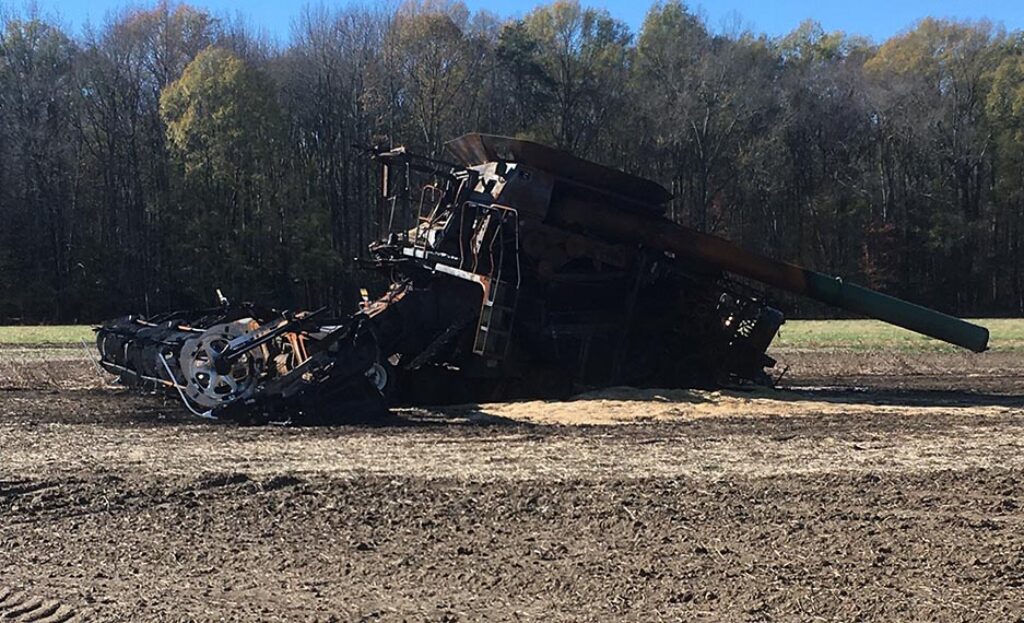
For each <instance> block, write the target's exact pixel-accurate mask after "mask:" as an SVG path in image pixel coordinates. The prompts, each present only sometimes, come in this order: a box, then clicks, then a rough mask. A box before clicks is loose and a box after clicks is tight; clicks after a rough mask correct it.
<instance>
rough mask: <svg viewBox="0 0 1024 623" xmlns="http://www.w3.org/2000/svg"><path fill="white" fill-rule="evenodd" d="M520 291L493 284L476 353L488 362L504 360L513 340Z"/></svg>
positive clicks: (486, 296) (482, 314)
mask: <svg viewBox="0 0 1024 623" xmlns="http://www.w3.org/2000/svg"><path fill="white" fill-rule="evenodd" d="M518 299H519V288H517V287H515V284H510V283H507V282H502V281H498V280H493V281H490V282H489V284H488V287H487V290H486V292H485V294H484V302H483V306H482V307H481V309H480V320H479V322H478V323H477V326H476V338H475V339H474V341H473V353H474V354H476V355H481V356H483V357H486V358H488V359H504V358H505V354H506V353H508V347H509V343H510V342H511V337H512V323H513V322H514V321H515V317H516V303H517V302H518Z"/></svg>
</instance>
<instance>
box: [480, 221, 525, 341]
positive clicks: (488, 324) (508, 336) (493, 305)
mask: <svg viewBox="0 0 1024 623" xmlns="http://www.w3.org/2000/svg"><path fill="white" fill-rule="evenodd" d="M494 207H497V206H493V207H492V209H493V208H494ZM498 209H499V210H501V211H502V212H501V213H502V218H501V220H500V222H499V223H498V225H497V229H496V231H495V233H494V235H498V234H499V232H500V233H504V232H505V231H507V230H508V229H511V234H512V235H510V236H508V237H507V238H506V237H504V236H502V237H501V244H499V245H498V256H497V257H495V256H494V252H493V251H494V249H493V243H494V242H495V241H494V240H493V239H492V246H491V261H490V265H491V271H492V272H491V274H490V275H489V276H488V277H487V278H486V279H484V280H483V281H482V283H481V285H483V286H484V296H483V305H481V308H480V320H479V321H478V323H477V327H476V337H475V339H474V340H473V353H474V354H476V355H480V356H482V357H485V358H487V359H491V360H501V359H504V358H505V355H506V354H507V353H508V348H509V344H510V343H511V341H512V325H513V323H514V322H515V318H516V305H517V303H518V302H519V283H520V279H521V275H520V272H519V214H518V213H517V212H516V211H515V210H512V209H509V208H505V207H498ZM509 217H511V219H509ZM510 220H511V222H509V221H510ZM506 251H507V252H508V253H509V254H510V256H511V258H512V259H513V260H514V261H515V275H514V276H513V279H514V281H506V280H503V279H502V271H503V269H504V267H505V254H506Z"/></svg>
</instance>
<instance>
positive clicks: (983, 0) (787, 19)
mask: <svg viewBox="0 0 1024 623" xmlns="http://www.w3.org/2000/svg"><path fill="white" fill-rule="evenodd" d="M370 1H372V0H362V3H368V2H370ZM581 1H582V2H583V3H584V4H586V5H588V6H595V7H602V8H605V9H608V11H609V12H611V14H612V15H613V16H615V17H617V18H619V19H621V20H623V21H625V22H626V23H627V24H629V25H630V26H631V27H632V28H633V30H634V31H636V30H638V29H639V28H640V24H641V23H642V22H643V18H644V14H645V13H646V12H647V9H648V8H649V7H650V5H651V3H652V2H651V0H604V1H602V0H581ZM464 2H465V3H466V4H467V5H468V6H469V7H470V9H472V10H476V9H488V10H490V11H492V12H494V13H497V14H499V15H502V16H516V15H523V14H525V13H527V12H529V11H530V9H532V8H533V7H535V6H537V5H538V4H542V2H538V1H537V0H499V1H494V0H491V1H486V0H464ZM314 3H316V4H318V3H319V0H316V1H315V2H314ZM391 3H394V0H391ZM128 4H131V5H141V6H147V5H149V4H151V3H150V2H139V1H138V0H136V1H135V2H127V1H126V0H36V5H37V6H38V7H39V8H40V9H42V11H43V12H44V13H45V14H51V15H52V14H57V15H59V16H60V17H61V18H62V20H63V21H64V23H65V24H67V25H69V26H70V27H72V28H73V29H76V30H77V29H78V28H80V27H81V26H82V25H83V24H84V23H85V22H86V20H91V21H92V22H93V23H94V24H99V23H102V22H103V18H104V16H105V15H106V13H107V12H108V11H110V10H111V9H119V8H122V7H124V6H126V5H128ZM190 4H193V5H196V6H202V7H206V8H207V9H209V10H210V11H211V12H213V13H215V14H218V15H225V14H226V15H232V16H234V15H236V14H239V13H240V14H242V15H245V16H246V17H247V18H248V21H249V22H250V23H251V25H253V26H255V27H257V28H259V29H262V30H266V31H267V32H268V33H269V34H271V35H272V36H275V37H276V38H278V39H280V40H283V39H286V38H287V36H288V32H289V25H290V23H291V20H292V18H293V17H294V16H295V15H297V14H298V13H299V11H300V10H301V8H302V6H304V5H305V4H306V3H305V2H287V1H285V0H276V1H275V0H248V1H240V0H193V1H192V2H190ZM326 4H328V5H343V4H345V2H331V1H327V2H326ZM687 4H688V6H690V7H691V9H693V10H695V11H697V12H699V13H701V14H703V15H704V16H705V18H706V19H707V22H708V25H709V26H710V27H711V28H712V29H713V30H722V29H725V28H729V29H730V30H731V27H732V26H734V25H736V24H737V23H738V24H739V25H741V26H743V27H746V28H749V29H750V30H753V31H754V32H765V33H768V34H769V35H773V36H775V35H782V34H785V33H787V32H789V31H791V30H792V29H793V28H795V27H796V26H797V25H798V24H799V23H800V22H801V21H803V20H804V19H807V18H813V19H815V20H818V21H819V22H821V24H822V26H823V27H824V28H825V29H826V30H829V31H831V30H842V31H845V32H847V33H851V34H859V35H865V36H868V37H871V38H872V39H874V40H875V41H882V40H884V39H886V38H888V37H889V36H891V35H893V34H895V33H897V32H900V31H901V30H904V29H906V28H908V27H909V26H911V25H913V24H914V22H916V21H917V20H919V19H921V18H922V17H926V16H929V15H930V16H933V17H953V18H961V19H964V18H967V19H979V18H988V19H990V20H992V21H993V22H995V23H997V24H998V23H1001V24H1003V25H1004V26H1005V27H1006V28H1007V29H1008V30H1024V0H973V1H972V0H844V1H837V0H700V1H699V2H697V1H694V2H688V3H687ZM23 5H24V2H23V1H22V0H15V1H11V0H0V6H7V7H11V8H18V7H21V6H23ZM495 7H500V8H499V9H495Z"/></svg>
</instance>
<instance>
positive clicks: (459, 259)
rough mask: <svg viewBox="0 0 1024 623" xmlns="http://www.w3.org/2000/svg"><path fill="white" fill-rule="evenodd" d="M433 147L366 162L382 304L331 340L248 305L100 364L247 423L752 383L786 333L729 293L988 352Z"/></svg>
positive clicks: (128, 322)
mask: <svg viewBox="0 0 1024 623" xmlns="http://www.w3.org/2000/svg"><path fill="white" fill-rule="evenodd" d="M448 147H449V149H450V150H451V152H452V153H453V154H454V155H455V156H456V158H457V159H458V160H459V161H460V163H461V164H459V165H450V164H445V163H441V162H437V161H434V160H430V159H427V158H422V157H417V156H415V155H413V154H410V153H407V152H406V151H405V150H404V149H395V150H391V151H375V152H372V157H373V158H375V159H376V160H378V161H379V162H380V163H381V164H382V165H383V179H384V195H385V200H387V201H388V202H389V205H390V206H391V211H390V219H391V222H390V224H391V227H390V231H389V233H388V234H387V236H386V238H385V239H383V240H380V241H378V242H376V243H374V244H372V245H371V246H370V256H371V259H370V261H371V262H372V264H373V265H374V266H375V267H376V268H378V269H380V270H382V271H386V272H387V274H389V275H390V278H391V285H390V287H389V288H388V290H387V292H385V293H384V294H383V296H381V297H380V298H377V299H376V300H370V299H369V298H368V297H366V296H365V295H364V301H363V303H362V304H361V305H360V309H359V310H358V311H357V312H356V313H354V314H352V315H351V316H348V317H347V318H344V319H342V320H340V321H338V322H336V323H334V324H328V323H327V321H325V320H323V319H322V316H323V314H322V313H318V312H279V311H274V310H270V309H261V308H259V307H256V306H254V305H239V306H231V305H226V304H225V305H223V306H221V307H218V308H215V309H208V310H201V311H194V312H181V313H170V314H165V315H162V316H156V317H151V318H140V317H136V316H128V317H126V318H120V319H117V320H113V321H110V322H107V323H105V324H103V326H102V327H100V328H98V329H97V342H98V346H99V350H100V354H101V364H102V365H103V366H104V367H105V368H106V369H107V370H108V371H110V372H112V373H114V374H117V375H119V376H120V377H121V379H122V380H123V381H124V382H126V383H128V384H142V385H158V386H165V387H167V388H168V389H169V390H170V391H172V392H176V393H178V394H180V396H181V398H182V400H183V401H184V402H185V403H186V405H187V406H188V407H189V408H190V409H191V410H193V411H194V412H196V413H197V414H203V415H211V416H216V417H231V418H235V419H240V420H247V421H296V422H298V421H324V420H333V419H338V418H344V417H348V416H352V415H355V416H360V415H365V414H366V413H379V412H380V410H381V409H382V407H383V406H384V405H386V404H401V403H406V404H410V403H415V404H442V403H452V402H479V401H494V400H504V399H513V398H524V397H551V398H559V397H567V396H570V395H572V394H573V393H575V392H578V391H581V390H583V389H587V388H597V387H607V386H613V385H629V386H638V387H702V386H703V387H707V386H720V385H722V384H725V383H733V382H742V381H752V382H767V381H768V377H767V375H766V372H765V369H766V368H770V367H771V366H772V365H774V363H775V362H774V361H773V360H772V359H771V358H770V357H769V356H768V355H767V354H766V350H767V349H768V346H769V344H770V343H771V341H772V339H773V338H774V336H775V334H776V332H777V331H778V329H779V326H780V325H781V324H782V323H783V315H782V313H781V312H779V311H778V310H776V309H774V308H772V307H770V306H768V305H767V304H766V303H765V302H764V300H763V298H762V297H761V296H760V295H759V294H758V293H756V292H754V291H753V290H752V289H751V288H750V287H749V285H745V284H741V283H739V282H737V281H735V280H734V277H737V276H738V277H741V278H744V279H745V280H746V283H747V284H749V283H750V282H759V283H761V284H765V285H768V286H774V287H777V288H780V289H782V290H785V291H788V292H792V293H797V294H800V295H804V296H807V297H810V298H813V299H817V300H819V301H822V302H824V303H827V304H829V305H833V306H836V307H840V308H843V309H847V310H850V311H853V312H856V313H859V314H863V315H865V316H869V317H873V318H878V319H881V320H884V321H886V322H890V323H893V324H896V325H899V326H902V327H905V328H907V329H911V330H913V331H917V332H920V333H923V334H925V335H929V336H932V337H934V338H937V339H940V340H944V341H947V342H951V343H953V344H958V345H960V346H963V347H965V348H968V349H970V350H973V351H978V352H980V351H983V350H985V349H986V347H987V342H988V331H987V330H986V329H984V328H982V327H979V326H975V325H972V324H969V323H966V322H964V321H962V320H959V319H957V318H953V317H951V316H947V315H945V314H941V313H939V312H936V311H933V310H930V309H926V308H923V307H919V306H917V305H913V304H911V303H907V302H905V301H901V300H899V299H895V298H892V297H889V296H886V295H883V294H880V293H877V292H874V291H871V290H868V289H865V288H862V287H859V286H856V285H853V284H849V283H845V282H843V281H842V280H841V279H838V278H835V277H829V276H826V275H822V274H820V273H816V272H813V271H809V270H806V269H803V268H799V267H797V266H794V265H791V264H786V263H783V262H779V261H776V260H772V259H769V258H766V257H763V256H759V255H756V254H753V253H750V252H747V251H745V250H743V249H741V248H739V247H737V246H736V245H734V244H732V243H730V242H728V241H726V240H723V239H721V238H718V237H715V236H711V235H707V234H703V233H700V232H698V231H695V230H692V229H688V228H686V227H683V226H680V225H678V224H675V223H674V222H672V221H670V220H669V219H667V218H666V217H665V215H664V210H663V208H662V206H663V205H664V204H665V203H666V202H667V201H668V200H669V199H670V198H671V197H670V195H669V193H668V192H667V191H666V190H665V189H664V188H662V187H661V186H659V185H658V184H656V183H654V182H651V181H648V180H644V179H640V178H637V177H634V176H631V175H627V174H625V173H623V172H621V171H617V170H614V169H610V168H606V167H603V166H600V165H597V164H594V163H591V162H587V161H585V160H581V159H579V158H576V157H574V156H572V155H570V154H567V153H564V152H562V151H558V150H555V149H551V148H548V147H545V146H543V145H539V144H536V143H531V142H528V141H522V140H515V139H510V138H504V137H498V136H487V135H481V134H469V135H466V136H463V137H461V138H458V139H456V140H454V141H452V142H450V143H449V144H448ZM417 180H421V181H423V182H424V183H423V184H422V185H418V184H417V182H416V181H417ZM403 207H404V208H405V209H402V208H403ZM403 215H404V216H405V217H408V221H407V222H402V218H403Z"/></svg>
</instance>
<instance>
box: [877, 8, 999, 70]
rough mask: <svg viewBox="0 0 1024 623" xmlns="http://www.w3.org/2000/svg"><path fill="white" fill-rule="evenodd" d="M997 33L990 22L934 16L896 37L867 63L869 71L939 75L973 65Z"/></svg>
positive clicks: (886, 43) (997, 35)
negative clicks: (967, 64) (958, 67)
mask: <svg viewBox="0 0 1024 623" xmlns="http://www.w3.org/2000/svg"><path fill="white" fill-rule="evenodd" d="M1001 34H1002V33H1000V32H996V31H995V30H994V29H993V27H992V24H991V23H990V22H988V21H986V20H981V21H977V22H970V21H954V20H939V19H935V18H932V17H928V18H925V19H923V20H921V21H920V22H918V24H917V26H916V27H915V28H914V29H913V30H910V31H907V32H906V33H904V34H902V35H897V36H895V37H892V38H891V39H889V40H888V41H886V42H885V44H884V45H882V47H881V48H879V50H878V53H877V54H876V55H875V56H874V58H872V59H871V60H869V61H868V62H867V63H865V66H864V67H865V69H866V70H868V71H869V72H890V73H894V74H898V75H901V74H909V73H917V74H924V75H932V76H933V75H936V74H938V73H941V72H948V71H950V70H951V69H952V68H953V67H954V66H956V65H962V64H964V63H970V62H972V61H974V60H975V59H976V58H977V57H978V56H979V55H980V54H983V53H984V51H985V50H986V49H987V48H988V47H989V45H990V43H991V42H992V40H993V39H994V38H998V37H999V36H1001Z"/></svg>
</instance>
